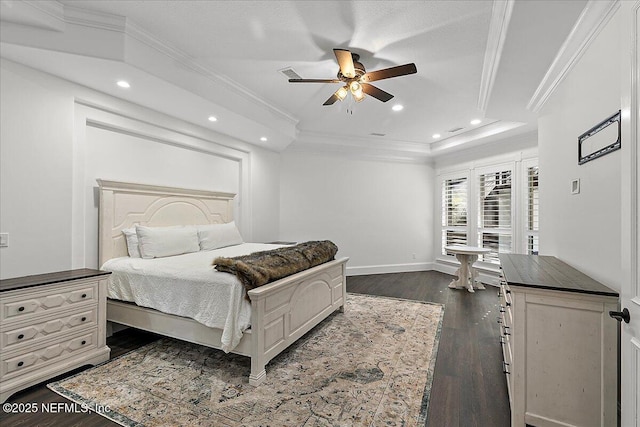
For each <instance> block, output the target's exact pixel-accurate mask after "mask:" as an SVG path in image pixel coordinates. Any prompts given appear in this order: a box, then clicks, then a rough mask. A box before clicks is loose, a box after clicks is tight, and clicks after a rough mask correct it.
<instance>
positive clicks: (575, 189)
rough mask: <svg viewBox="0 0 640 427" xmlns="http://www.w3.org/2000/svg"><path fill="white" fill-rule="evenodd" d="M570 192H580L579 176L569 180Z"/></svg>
mask: <svg viewBox="0 0 640 427" xmlns="http://www.w3.org/2000/svg"><path fill="white" fill-rule="evenodd" d="M571 194H580V178H578V179H574V180H573V181H571Z"/></svg>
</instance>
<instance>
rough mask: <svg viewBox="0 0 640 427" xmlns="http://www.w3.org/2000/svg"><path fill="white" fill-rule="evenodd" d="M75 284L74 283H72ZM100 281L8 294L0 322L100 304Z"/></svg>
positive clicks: (0, 308)
mask: <svg viewBox="0 0 640 427" xmlns="http://www.w3.org/2000/svg"><path fill="white" fill-rule="evenodd" d="M71 283H73V282H71ZM98 284H99V282H98V281H95V280H94V281H89V282H87V281H79V282H77V283H74V284H73V285H71V284H70V283H69V282H67V283H66V284H64V285H60V286H51V287H49V288H48V289H47V290H42V291H37V292H24V291H15V292H7V294H8V295H7V296H5V295H3V298H2V300H1V301H0V322H2V323H4V322H8V321H14V320H15V321H20V320H23V319H28V318H30V317H31V316H33V315H37V314H43V313H46V312H53V311H58V310H64V309H65V308H69V307H72V306H77V305H81V304H85V303H97V302H98Z"/></svg>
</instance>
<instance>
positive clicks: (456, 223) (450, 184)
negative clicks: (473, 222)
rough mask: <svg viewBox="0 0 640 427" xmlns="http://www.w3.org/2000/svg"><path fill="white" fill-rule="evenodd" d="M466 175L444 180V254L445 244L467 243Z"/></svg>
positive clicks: (443, 250) (445, 252)
mask: <svg viewBox="0 0 640 427" xmlns="http://www.w3.org/2000/svg"><path fill="white" fill-rule="evenodd" d="M467 185H468V181H467V178H466V177H462V178H455V179H446V180H444V181H443V182H442V254H443V255H451V254H449V253H447V251H446V249H445V246H449V245H466V244H467V200H468V191H467Z"/></svg>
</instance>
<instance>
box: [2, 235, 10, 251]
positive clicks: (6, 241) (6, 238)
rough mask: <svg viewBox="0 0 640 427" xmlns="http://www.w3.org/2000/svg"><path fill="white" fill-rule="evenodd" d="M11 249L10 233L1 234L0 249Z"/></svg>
mask: <svg viewBox="0 0 640 427" xmlns="http://www.w3.org/2000/svg"><path fill="white" fill-rule="evenodd" d="M7 247H9V233H0V248H7Z"/></svg>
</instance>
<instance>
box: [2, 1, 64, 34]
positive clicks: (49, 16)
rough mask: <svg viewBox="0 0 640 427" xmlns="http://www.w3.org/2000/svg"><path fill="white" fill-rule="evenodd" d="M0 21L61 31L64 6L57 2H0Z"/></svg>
mask: <svg viewBox="0 0 640 427" xmlns="http://www.w3.org/2000/svg"><path fill="white" fill-rule="evenodd" d="M0 11H1V13H0V20H1V21H2V22H10V23H15V24H20V25H26V26H30V27H35V28H43V29H45V30H52V31H63V30H64V25H65V20H64V6H63V5H62V3H59V2H57V1H47V2H44V1H35V0H24V1H12V0H3V1H2V2H0Z"/></svg>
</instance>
